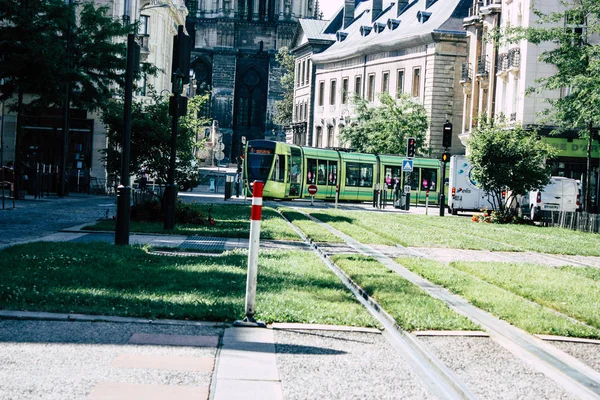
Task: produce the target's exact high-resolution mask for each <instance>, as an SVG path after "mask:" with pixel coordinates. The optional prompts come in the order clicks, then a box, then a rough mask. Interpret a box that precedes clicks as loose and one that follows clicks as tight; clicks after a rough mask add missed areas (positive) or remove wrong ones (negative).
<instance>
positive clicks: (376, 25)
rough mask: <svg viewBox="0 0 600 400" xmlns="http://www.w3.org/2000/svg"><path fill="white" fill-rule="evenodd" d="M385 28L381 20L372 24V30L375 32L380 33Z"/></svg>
mask: <svg viewBox="0 0 600 400" xmlns="http://www.w3.org/2000/svg"><path fill="white" fill-rule="evenodd" d="M384 29H385V24H384V23H381V22H375V23H374V24H373V30H374V31H375V33H381V32H382V31H383V30H384Z"/></svg>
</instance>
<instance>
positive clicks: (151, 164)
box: [102, 92, 208, 185]
mask: <svg viewBox="0 0 600 400" xmlns="http://www.w3.org/2000/svg"><path fill="white" fill-rule="evenodd" d="M151 95H152V98H153V100H154V102H153V104H150V105H146V104H143V103H141V102H135V103H134V104H133V105H132V111H131V153H130V165H129V169H130V171H132V174H135V173H137V172H138V171H140V170H141V169H142V167H145V168H147V169H148V172H149V174H150V176H152V177H153V178H154V179H155V181H156V182H158V184H160V185H164V184H165V183H166V182H167V176H168V169H169V160H170V151H171V126H172V117H171V116H170V115H169V101H168V98H166V97H161V96H159V95H157V94H156V93H155V92H154V93H151ZM206 101H208V94H207V95H204V96H196V97H194V98H192V99H190V101H189V103H188V112H187V115H185V116H184V117H183V118H181V119H180V120H179V127H178V135H177V160H176V170H175V181H176V182H182V181H183V180H185V179H193V178H195V177H196V175H197V173H198V171H197V163H196V162H195V150H196V149H197V148H199V147H202V146H203V145H204V142H203V141H201V142H199V141H197V139H196V138H197V133H198V129H199V126H201V125H206V123H207V122H208V121H206V120H204V119H202V118H198V114H199V110H200V108H201V107H202V105H203V104H204V102H206ZM102 120H103V122H104V124H105V125H106V126H107V137H108V141H109V147H108V148H107V149H106V150H104V160H105V161H106V165H107V171H108V173H109V175H110V176H113V177H115V176H118V175H119V173H120V170H121V152H120V145H121V142H122V134H123V102H122V101H121V100H113V101H112V102H110V103H109V104H108V106H107V107H106V108H105V110H104V112H103V113H102ZM202 136H203V135H202Z"/></svg>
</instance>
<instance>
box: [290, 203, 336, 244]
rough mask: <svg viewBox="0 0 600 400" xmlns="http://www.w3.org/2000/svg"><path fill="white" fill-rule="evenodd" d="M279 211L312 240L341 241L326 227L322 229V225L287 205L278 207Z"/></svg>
mask: <svg viewBox="0 0 600 400" xmlns="http://www.w3.org/2000/svg"><path fill="white" fill-rule="evenodd" d="M279 212H281V213H282V214H283V215H284V216H285V217H286V218H287V219H288V220H289V221H290V222H291V223H293V224H294V225H296V226H297V227H298V228H299V229H300V230H301V231H302V232H304V234H305V235H306V237H308V238H309V239H311V240H312V241H313V242H325V243H341V242H342V239H340V238H338V237H337V236H335V235H334V234H333V233H331V232H329V231H328V230H327V229H323V227H322V226H320V225H319V224H318V223H316V222H314V221H313V220H311V219H310V218H308V217H307V216H306V215H305V214H303V213H301V212H299V211H295V210H293V209H291V208H287V207H280V208H279Z"/></svg>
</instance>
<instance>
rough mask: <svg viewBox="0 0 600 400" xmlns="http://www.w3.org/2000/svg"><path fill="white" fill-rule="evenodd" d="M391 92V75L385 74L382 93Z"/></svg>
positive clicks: (382, 78)
mask: <svg viewBox="0 0 600 400" xmlns="http://www.w3.org/2000/svg"><path fill="white" fill-rule="evenodd" d="M389 92H390V73H389V72H384V73H383V76H382V77H381V93H389Z"/></svg>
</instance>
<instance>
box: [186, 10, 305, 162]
mask: <svg viewBox="0 0 600 400" xmlns="http://www.w3.org/2000/svg"><path fill="white" fill-rule="evenodd" d="M187 7H188V9H189V15H188V22H187V30H188V32H189V33H190V35H191V36H192V37H193V40H194V47H193V50H192V61H191V62H192V64H191V66H192V70H193V71H194V75H195V80H196V88H197V93H202V92H204V91H210V93H211V101H210V107H209V109H207V110H206V115H207V116H210V117H211V118H212V119H213V120H214V121H215V123H214V124H213V126H214V127H216V126H218V129H217V130H218V135H219V137H220V138H221V140H222V142H223V144H224V145H225V148H224V153H225V156H226V157H227V158H229V159H234V158H235V157H237V156H239V155H240V154H241V152H242V138H246V139H247V140H252V139H261V138H265V137H269V138H270V137H274V136H275V137H277V136H281V135H282V134H283V132H282V130H281V127H278V126H276V125H275V124H274V123H273V112H274V109H275V102H276V101H277V100H280V99H281V98H282V96H283V93H282V89H281V85H280V77H281V70H280V67H279V65H278V63H277V61H276V59H275V56H276V54H277V52H278V50H279V49H280V48H281V47H283V46H289V45H290V43H291V41H292V38H293V37H294V34H295V32H296V30H297V29H298V21H299V19H301V18H313V17H314V16H315V15H316V14H317V10H316V9H315V1H314V0H216V1H213V0H190V1H188V2H187ZM214 131H215V129H213V132H214Z"/></svg>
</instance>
